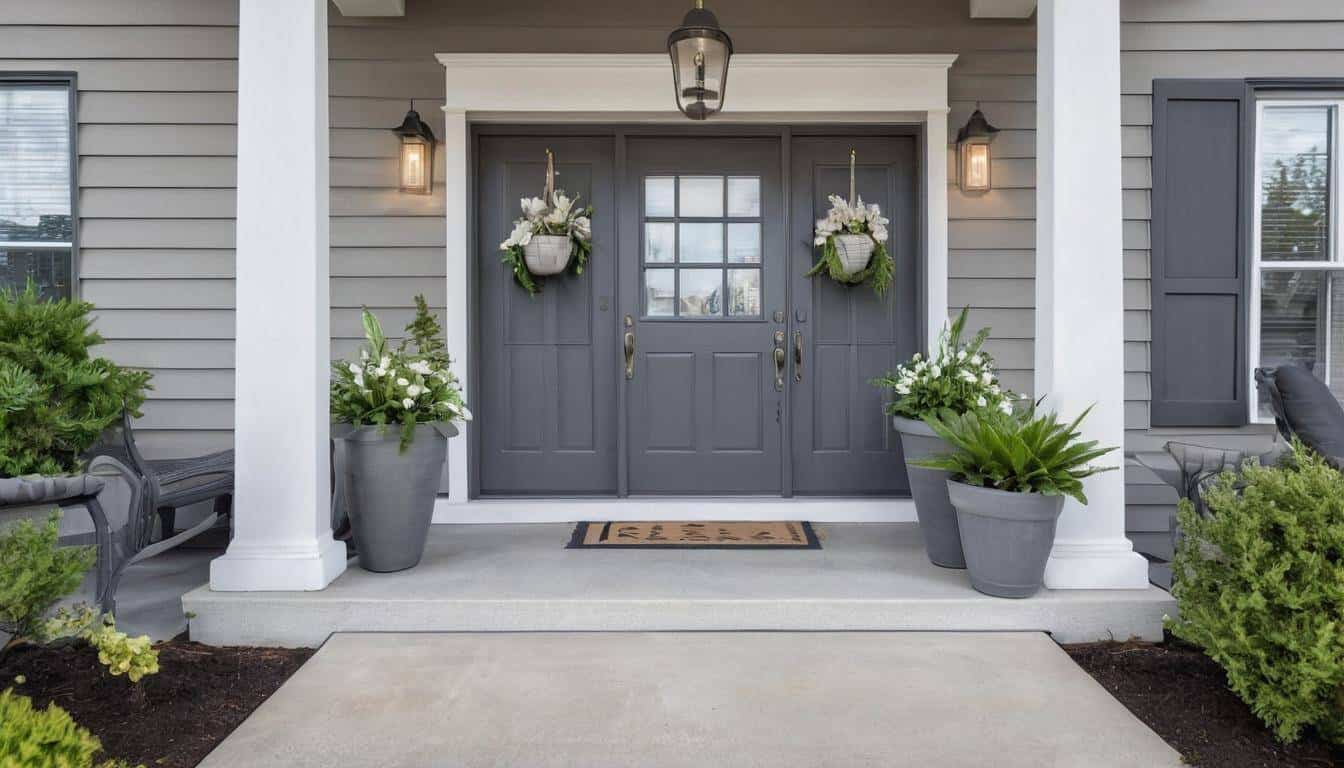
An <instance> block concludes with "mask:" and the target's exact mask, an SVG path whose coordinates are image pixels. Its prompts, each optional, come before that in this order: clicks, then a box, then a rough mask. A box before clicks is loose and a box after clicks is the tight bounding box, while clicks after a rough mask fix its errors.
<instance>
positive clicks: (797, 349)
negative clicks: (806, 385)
mask: <svg viewBox="0 0 1344 768" xmlns="http://www.w3.org/2000/svg"><path fill="white" fill-rule="evenodd" d="M793 380H794V381H796V382H798V383H799V384H802V383H803V332H802V331H794V332H793Z"/></svg>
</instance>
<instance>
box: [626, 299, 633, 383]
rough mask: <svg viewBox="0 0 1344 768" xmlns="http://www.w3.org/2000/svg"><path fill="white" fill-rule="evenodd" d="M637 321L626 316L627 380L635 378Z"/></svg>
mask: <svg viewBox="0 0 1344 768" xmlns="http://www.w3.org/2000/svg"><path fill="white" fill-rule="evenodd" d="M634 325H635V321H634V319H633V318H631V317H630V316H629V315H626V316H625V327H626V329H627V330H626V332H625V378H626V380H627V381H629V380H630V379H633V378H635V332H634V330H633V328H634Z"/></svg>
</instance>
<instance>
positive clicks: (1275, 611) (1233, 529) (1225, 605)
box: [1169, 443, 1344, 744]
mask: <svg viewBox="0 0 1344 768" xmlns="http://www.w3.org/2000/svg"><path fill="white" fill-rule="evenodd" d="M1204 498H1205V500H1206V502H1207V504H1208V508H1209V510H1210V512H1211V514H1210V516H1209V517H1207V518H1205V517H1200V516H1199V515H1197V514H1196V513H1195V511H1194V509H1193V507H1192V506H1191V505H1190V503H1189V502H1184V501H1183V502H1182V503H1181V507H1180V512H1179V516H1180V523H1181V526H1182V529H1183V530H1184V532H1185V534H1186V535H1185V537H1184V539H1183V540H1182V542H1181V543H1180V545H1179V546H1178V548H1177V552H1176V560H1175V564H1174V574H1175V587H1174V593H1175V595H1176V599H1177V601H1178V603H1179V606H1180V617H1179V619H1175V620H1172V621H1170V622H1169V627H1170V629H1171V631H1172V632H1173V633H1174V634H1175V635H1176V636H1177V637H1179V638H1181V639H1184V640H1187V641H1189V642H1192V643H1194V644H1196V645H1198V646H1200V647H1201V648H1203V649H1204V651H1205V652H1206V653H1207V654H1208V655H1209V656H1210V657H1211V658H1213V659H1214V660H1215V661H1217V662H1218V663H1219V664H1220V665H1221V666H1222V667H1223V669H1225V670H1226V671H1227V679H1228V682H1229V684H1230V685H1231V687H1232V689H1233V690H1234V691H1236V693H1237V694H1238V695H1240V696H1241V698H1242V699H1243V700H1245V701H1246V703H1247V704H1249V705H1250V707H1251V710H1252V711H1254V712H1255V714H1256V715H1257V716H1258V717H1260V719H1261V720H1263V721H1264V722H1265V723H1266V724H1267V725H1268V726H1269V727H1270V728H1272V729H1273V731H1274V732H1275V734H1276V735H1277V736H1278V737H1279V738H1280V739H1283V740H1285V741H1292V740H1295V739H1297V738H1298V737H1299V736H1300V735H1301V734H1302V732H1303V730H1304V729H1307V728H1315V729H1316V730H1317V731H1318V732H1319V733H1320V735H1321V736H1322V737H1324V738H1325V739H1326V740H1329V741H1333V742H1335V743H1337V744H1338V743H1341V742H1344V475H1341V473H1340V472H1339V471H1337V470H1335V469H1334V468H1332V467H1331V466H1329V465H1328V464H1327V463H1326V462H1325V461H1324V460H1323V459H1322V458H1321V457H1319V456H1317V455H1316V454H1314V453H1312V452H1311V451H1310V450H1308V449H1307V448H1305V447H1303V446H1302V445H1301V444H1300V443H1297V444H1294V445H1293V449H1292V451H1291V452H1289V453H1288V454H1287V455H1286V456H1285V459H1284V460H1283V461H1282V462H1281V463H1280V464H1279V465H1278V466H1272V467H1261V466H1258V465H1256V464H1254V463H1253V462H1252V463H1247V464H1246V465H1245V466H1244V467H1243V469H1242V471H1241V473H1240V475H1239V476H1238V475H1236V474H1234V473H1226V474H1225V475H1223V476H1222V477H1221V478H1219V479H1218V480H1216V481H1215V482H1214V483H1213V484H1212V485H1211V486H1210V487H1209V488H1207V489H1206V491H1205V497H1204Z"/></svg>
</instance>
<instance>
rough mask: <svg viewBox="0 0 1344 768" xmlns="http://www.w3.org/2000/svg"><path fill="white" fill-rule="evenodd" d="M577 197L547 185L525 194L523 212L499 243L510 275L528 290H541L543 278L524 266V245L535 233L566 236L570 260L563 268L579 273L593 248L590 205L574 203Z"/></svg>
mask: <svg viewBox="0 0 1344 768" xmlns="http://www.w3.org/2000/svg"><path fill="white" fill-rule="evenodd" d="M578 201H579V198H578V196H577V195H576V196H575V197H573V198H570V197H569V196H568V195H566V194H565V192H564V190H562V189H557V190H555V191H554V192H550V191H549V189H548V191H547V193H546V194H544V195H543V196H542V197H530V198H529V197H524V198H523V199H522V208H523V215H522V216H521V217H520V218H518V219H517V220H516V221H514V222H513V232H511V233H509V237H508V239H506V240H505V241H504V242H502V243H500V244H499V249H500V250H501V251H503V252H504V256H503V257H502V261H503V262H504V264H505V265H506V266H508V267H509V269H510V270H511V271H512V272H513V279H514V281H515V282H517V283H518V285H520V286H522V287H523V289H524V290H526V291H527V292H528V293H529V294H531V295H533V296H535V295H537V294H538V293H540V292H541V284H542V278H541V277H539V276H537V275H534V274H532V271H531V270H529V269H528V268H527V259H526V257H525V256H524V248H526V247H527V244H528V243H529V242H531V241H532V238H533V237H534V236H536V235H564V236H567V237H569V243H570V252H569V263H568V264H566V265H565V269H566V270H567V271H569V272H570V273H571V274H574V275H582V274H583V269H584V267H585V266H587V264H588V257H589V255H591V254H592V252H593V206H591V205H589V206H585V207H583V208H578V207H576V206H577V205H578Z"/></svg>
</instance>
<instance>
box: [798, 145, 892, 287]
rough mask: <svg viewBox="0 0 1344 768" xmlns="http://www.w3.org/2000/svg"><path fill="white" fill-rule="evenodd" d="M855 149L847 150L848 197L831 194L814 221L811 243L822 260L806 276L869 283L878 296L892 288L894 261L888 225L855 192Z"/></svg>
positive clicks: (855, 283) (879, 214)
mask: <svg viewBox="0 0 1344 768" xmlns="http://www.w3.org/2000/svg"><path fill="white" fill-rule="evenodd" d="M854 158H855V154H854V150H852V149H851V150H850V151H849V199H848V200H846V199H845V198H843V197H841V196H839V195H831V196H830V201H831V210H829V211H827V213H826V218H824V219H818V220H817V228H816V232H815V237H814V239H813V244H814V245H816V246H817V247H819V248H821V259H820V260H818V261H817V263H816V266H814V267H812V269H811V270H809V271H808V273H807V276H808V277H816V276H817V275H820V274H822V273H825V274H826V275H827V276H828V277H830V278H831V279H832V280H834V281H836V282H838V283H843V284H845V285H858V284H860V283H870V284H871V285H872V286H873V290H874V291H875V292H876V293H877V295H878V296H883V295H884V294H886V292H887V289H888V288H889V287H891V280H892V275H893V273H894V272H895V269H896V264H895V262H894V261H893V260H892V258H891V254H889V253H887V247H886V242H887V236H888V235H887V224H888V220H887V219H886V218H885V217H883V216H882V211H881V209H880V208H878V207H877V206H876V205H864V202H863V198H861V197H859V196H858V195H857V194H855V191H854Z"/></svg>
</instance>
